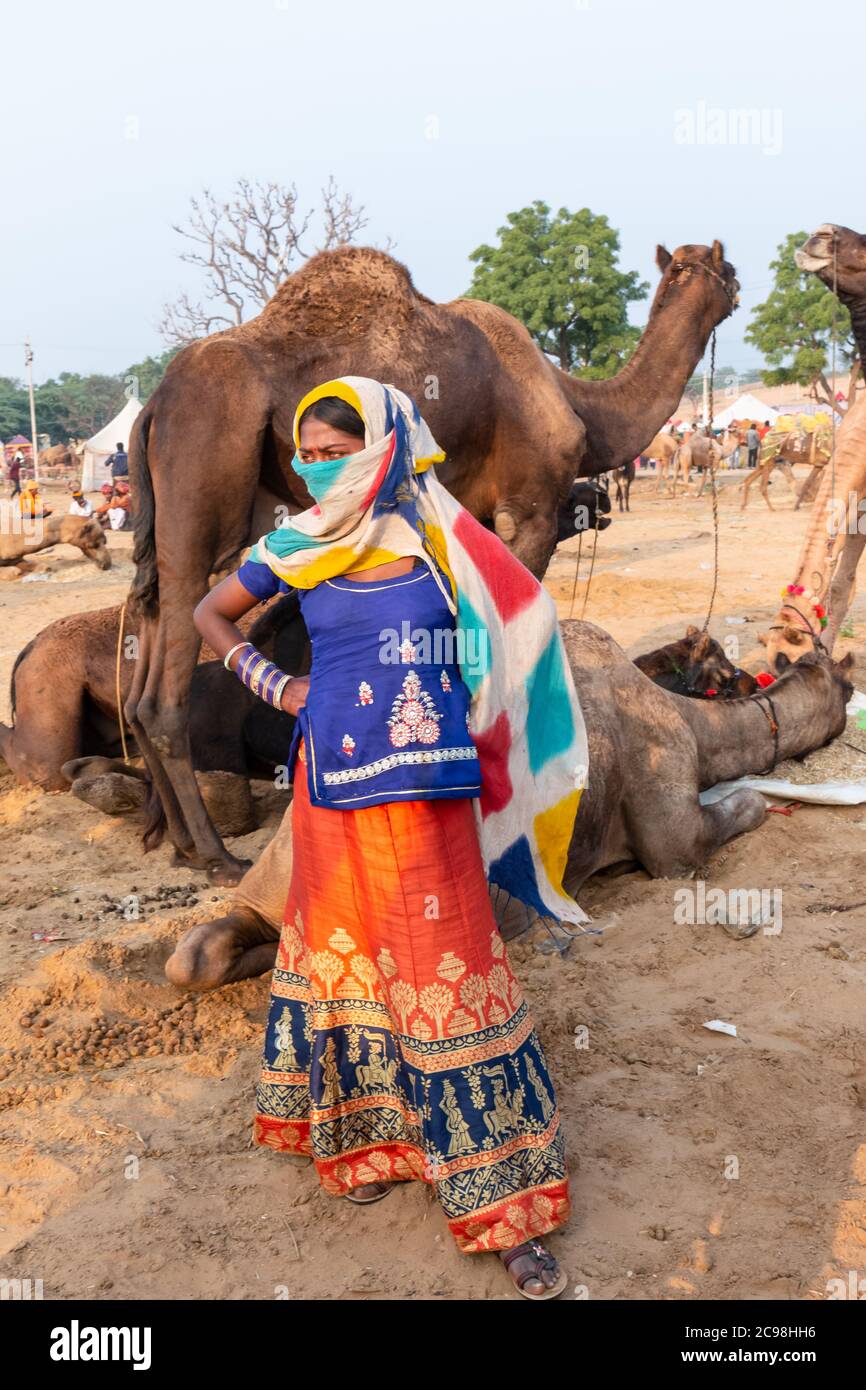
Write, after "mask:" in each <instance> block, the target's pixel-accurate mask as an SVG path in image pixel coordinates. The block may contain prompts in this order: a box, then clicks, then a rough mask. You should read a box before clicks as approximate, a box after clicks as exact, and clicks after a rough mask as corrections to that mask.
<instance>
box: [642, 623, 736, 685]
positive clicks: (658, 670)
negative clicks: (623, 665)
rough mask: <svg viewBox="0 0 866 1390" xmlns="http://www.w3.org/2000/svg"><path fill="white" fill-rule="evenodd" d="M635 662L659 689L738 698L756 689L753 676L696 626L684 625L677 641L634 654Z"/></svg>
mask: <svg viewBox="0 0 866 1390" xmlns="http://www.w3.org/2000/svg"><path fill="white" fill-rule="evenodd" d="M634 664H635V666H636V667H637V668H638V670H639V671H643V673H644V675H645V676H649V678H650V680H651V681H654V682H655V684H656V685H660V686H661V688H662V690H669V691H671V693H672V694H674V695H689V696H692V697H693V698H695V699H699V700H700V699H707V698H710V699H712V698H713V697H714V696H718V697H720V698H722V699H725V700H741V699H743V698H744V697H745V696H747V695H753V694H754V693H755V691H756V690H757V689H758V682H757V680H756V679H755V677H754V676H752V675H750V674H749V672H748V671H741V670H740V668H739V667H738V666H734V665H733V663H732V662H730V661H729V660H728V658H727V657H726V656H725V653H724V651H723V650H722V648H721V646H720V644H719V643H718V642H717V641H716V640H715V638H713V637H711V636H710V634H709V633H708V632H700V631H699V630H698V628H696V627H689V628H687V629H686V635H685V637H681V638H680V639H679V641H678V642H668V643H667V645H666V646H664V647H658V648H656V650H655V651H652V652H645V653H644V654H643V655H642V656H636V657H635V658H634Z"/></svg>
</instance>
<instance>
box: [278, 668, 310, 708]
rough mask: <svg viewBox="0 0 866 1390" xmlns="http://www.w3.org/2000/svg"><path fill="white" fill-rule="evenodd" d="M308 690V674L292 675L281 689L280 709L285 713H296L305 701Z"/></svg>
mask: <svg viewBox="0 0 866 1390" xmlns="http://www.w3.org/2000/svg"><path fill="white" fill-rule="evenodd" d="M309 691H310V678H309V676H293V677H292V679H291V680H290V681H289V683H288V685H287V686H286V688H285V690H284V691H283V695H282V699H281V700H280V709H282V710H284V711H285V713H286V714H297V713H298V710H299V709H302V708H303V706H304V705H305V704H306V703H307V695H308V694H309Z"/></svg>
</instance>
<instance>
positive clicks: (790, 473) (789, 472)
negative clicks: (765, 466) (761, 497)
mask: <svg viewBox="0 0 866 1390" xmlns="http://www.w3.org/2000/svg"><path fill="white" fill-rule="evenodd" d="M779 467H780V468H781V470H782V472H783V473H784V475H785V481H786V482H787V484H788V487H789V488H790V489H791V491H792V492H793V493H796V491H797V480H796V478H795V477H794V470H793V468H792V467H791V465H790V463H789V462H788V460H787V459H782V462H781V463H780V464H779Z"/></svg>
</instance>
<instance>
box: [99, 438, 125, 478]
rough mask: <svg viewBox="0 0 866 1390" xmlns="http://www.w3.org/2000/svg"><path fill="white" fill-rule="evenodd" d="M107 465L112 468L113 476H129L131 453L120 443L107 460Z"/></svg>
mask: <svg viewBox="0 0 866 1390" xmlns="http://www.w3.org/2000/svg"><path fill="white" fill-rule="evenodd" d="M105 466H106V468H109V467H110V468H111V476H112V478H115V479H117V478H128V477H129V455H128V454H127V452H126V450H125V449H124V447H123V445H122V444H120V443H118V446H117V448H116V450H115V452H114V453H113V454H110V455H109V457H108V458H107V459H106V460H105Z"/></svg>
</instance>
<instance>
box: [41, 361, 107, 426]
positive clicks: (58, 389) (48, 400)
mask: <svg viewBox="0 0 866 1390" xmlns="http://www.w3.org/2000/svg"><path fill="white" fill-rule="evenodd" d="M35 394H36V419H37V422H38V426H39V429H40V430H44V431H45V432H46V433H47V434H50V435H51V438H52V440H67V439H72V438H77V439H89V438H90V436H91V435H92V434H95V433H96V431H97V430H99V429H101V428H102V426H103V425H104V424H106V423H107V421H109V420H110V419H111V418H112V416H113V415H116V414H117V412H118V410H120V408H121V406H122V405H123V403H124V394H123V384H122V381H121V379H120V377H119V376H104V375H99V374H92V375H90V376H80V375H79V373H78V372H61V373H60V375H59V377H57V378H56V379H53V378H52V379H51V380H49V381H45V382H43V383H42V385H41V386H38V387H37V388H36V393H35Z"/></svg>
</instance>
